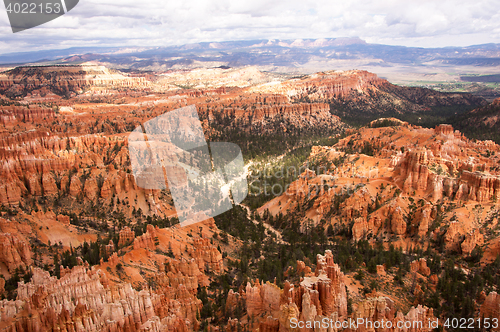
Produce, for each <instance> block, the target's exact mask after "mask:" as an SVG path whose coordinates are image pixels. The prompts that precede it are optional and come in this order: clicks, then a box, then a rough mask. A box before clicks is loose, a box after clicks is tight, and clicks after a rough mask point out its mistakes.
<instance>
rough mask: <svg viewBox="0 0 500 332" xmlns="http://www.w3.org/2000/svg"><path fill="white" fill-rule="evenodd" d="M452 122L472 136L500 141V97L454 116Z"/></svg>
mask: <svg viewBox="0 0 500 332" xmlns="http://www.w3.org/2000/svg"><path fill="white" fill-rule="evenodd" d="M450 122H451V123H453V125H454V126H455V127H456V128H459V129H460V130H461V131H462V132H464V133H466V134H467V135H468V136H470V137H474V138H477V139H483V140H484V139H491V140H494V141H495V142H496V143H499V142H500V132H499V130H498V128H499V127H500V99H495V100H494V101H493V102H492V103H491V104H489V105H487V106H484V107H481V108H477V109H474V110H472V111H469V112H467V113H465V114H462V115H460V116H456V117H453V118H451V119H450Z"/></svg>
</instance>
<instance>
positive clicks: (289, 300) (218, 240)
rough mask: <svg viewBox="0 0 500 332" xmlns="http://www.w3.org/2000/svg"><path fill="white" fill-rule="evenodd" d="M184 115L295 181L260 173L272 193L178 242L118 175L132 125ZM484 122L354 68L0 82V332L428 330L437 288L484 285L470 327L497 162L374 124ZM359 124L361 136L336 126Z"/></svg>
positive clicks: (489, 291)
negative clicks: (446, 111) (407, 326)
mask: <svg viewBox="0 0 500 332" xmlns="http://www.w3.org/2000/svg"><path fill="white" fill-rule="evenodd" d="M188 105H195V106H196V109H197V112H198V114H199V118H200V121H201V124H202V127H203V130H204V134H205V138H206V139H207V141H210V142H212V141H224V142H226V141H229V142H233V143H235V144H238V145H239V146H240V148H241V150H242V152H243V157H244V159H245V161H246V163H247V166H249V167H250V166H253V167H256V168H259V167H264V166H265V167H267V166H270V165H271V166H272V165H274V166H276V165H278V166H280V165H286V166H290V167H292V168H293V167H295V168H296V169H300V170H301V171H300V172H298V173H297V174H296V176H295V177H293V178H292V177H290V178H287V179H286V181H289V182H286V181H285V179H284V176H283V175H282V174H274V175H272V174H271V175H269V174H267V175H268V176H266V177H265V179H266V180H269V181H274V182H270V183H269V184H268V187H267V189H269V188H276V186H283V188H282V189H283V190H282V192H280V193H279V194H276V195H273V196H272V197H266V196H265V195H260V196H258V195H257V196H258V197H251V195H250V196H249V197H248V198H247V200H245V201H243V202H242V203H241V204H240V205H239V206H236V207H234V208H233V209H232V210H231V211H228V212H226V213H224V214H222V215H220V216H216V217H214V218H209V219H207V220H205V221H203V222H201V223H196V224H193V225H189V226H184V227H181V225H180V224H179V223H178V219H177V218H176V210H175V207H174V204H173V198H172V195H171V194H170V191H169V190H168V188H167V189H162V190H160V189H145V188H142V187H141V186H140V183H139V181H137V180H136V178H135V177H134V175H133V172H132V167H131V160H130V156H129V150H128V147H129V134H130V132H131V131H133V130H134V129H135V128H137V127H138V126H140V125H141V124H143V123H145V122H147V121H149V120H151V119H154V118H155V117H158V116H160V115H162V114H165V113H166V112H169V111H173V110H175V109H178V108H181V107H185V106H188ZM484 105H486V102H485V101H484V100H482V99H479V98H477V97H474V96H471V95H468V94H456V93H453V94H445V93H440V92H436V91H432V90H428V89H420V88H409V87H402V86H395V85H392V84H391V83H389V82H388V81H387V80H385V79H382V78H379V77H377V76H376V75H375V74H372V73H369V72H366V71H358V70H352V71H329V72H320V73H316V74H312V75H304V76H299V77H291V78H290V77H289V76H286V75H283V76H279V75H275V74H273V75H271V74H270V73H268V72H261V71H258V70H257V69H255V68H253V67H248V68H243V69H225V68H212V69H200V70H194V71H184V70H171V71H169V72H163V73H142V74H141V73H137V72H133V71H127V72H119V71H117V70H112V69H108V68H106V67H104V66H103V65H102V64H99V63H84V64H82V65H61V66H38V67H37V66H25V67H19V68H15V69H12V70H9V71H7V72H3V73H0V122H1V128H0V162H1V164H0V167H1V172H0V178H1V182H0V205H1V210H0V248H1V249H2V250H0V274H1V276H0V286H1V287H0V294H1V295H2V301H0V331H5V332H14V331H16V332H20V331H27V332H35V331H36V332H38V331H40V332H41V331H109V332H121V331H123V332H125V331H179V332H180V331H197V330H211V331H223V330H226V331H239V330H243V329H246V330H251V331H257V330H259V331H293V330H295V329H294V327H293V326H292V321H294V320H296V321H297V322H299V321H300V322H304V323H306V322H319V321H322V320H323V319H328V320H330V321H343V320H348V319H358V318H364V319H365V320H369V321H372V322H375V321H377V322H381V321H390V322H391V323H392V324H393V326H396V325H397V322H403V324H404V323H405V322H414V321H422V322H425V323H424V325H423V327H422V328H417V329H413V330H412V331H416V332H419V331H430V330H431V328H429V326H430V325H429V324H428V323H429V322H431V321H432V322H433V321H435V320H436V319H437V320H438V321H439V324H440V325H441V326H442V325H443V324H444V322H445V318H446V317H449V315H450V312H452V311H451V309H449V307H450V306H451V305H449V303H454V302H457V301H458V300H456V299H455V300H453V299H451V300H450V299H448V298H446V296H447V294H450V293H454V292H451V291H446V288H445V287H447V286H446V285H447V284H449V283H450V282H449V279H447V278H448V276H449V275H452V274H453V273H455V274H457V275H458V276H459V277H460V278H458V277H457V280H458V281H459V282H462V284H461V285H465V282H466V281H467V282H470V283H472V282H473V281H474V280H476V279H474V278H475V276H476V275H481V276H483V277H484V280H483V279H482V280H483V281H482V282H483V286H481V287H479V286H477V287H469V289H473V290H474V291H475V293H474V294H472V293H471V294H468V295H467V296H466V298H467V300H464V299H461V301H470V302H467V306H466V305H463V307H464V308H469V309H470V310H469V311H467V315H468V314H470V313H471V312H473V313H474V315H476V313H482V314H484V315H486V316H488V317H498V312H499V310H498V305H499V303H498V301H499V298H498V296H497V292H498V290H497V289H496V288H495V287H496V286H492V285H494V284H495V282H496V281H495V280H496V279H495V278H497V277H496V276H497V274H498V268H497V265H498V260H497V257H498V254H499V253H500V246H499V241H498V238H499V236H498V235H499V234H498V229H497V228H498V222H499V220H498V218H499V203H500V146H499V145H497V144H496V143H495V142H494V141H492V140H483V141H479V140H475V139H470V138H467V137H466V136H465V135H464V134H463V133H462V132H460V131H458V130H456V129H455V128H454V127H453V126H452V125H450V124H440V125H436V126H433V127H432V128H426V127H423V126H419V125H416V124H411V123H409V122H407V121H403V120H401V119H397V118H379V117H380V116H381V115H384V114H386V113H391V114H392V115H397V114H399V115H408V114H413V113H415V112H433V107H465V106H466V107H474V106H481V107H487V106H484ZM360 112H361V113H363V112H364V113H366V114H368V115H369V118H370V120H371V118H372V117H374V118H377V119H375V120H373V121H370V122H366V123H365V124H364V125H363V126H361V127H359V128H354V127H351V126H349V124H347V123H346V122H345V121H344V120H345V119H346V114H347V115H349V116H350V117H357V115H358V114H361V113H360ZM419 114H420V113H419ZM282 147H283V148H282ZM276 150H279V153H275V152H276ZM273 153H274V154H273ZM299 173H300V174H299ZM262 174H263V173H261V175H262ZM251 179H252V174H249V180H251ZM249 182H250V181H249ZM255 202H257V203H255ZM254 205H257V207H256V208H254ZM388 257H389V258H388ZM450 259H453V260H454V261H452V263H451V264H450V263H449V262H450ZM488 269H490V270H488ZM492 271H493V272H492ZM461 273H462V274H461ZM468 276H470V278H469V277H468ZM468 278H469V279H470V280H469V279H468ZM471 280H472V281H471ZM485 284H487V285H488V286H487V287H485V286H484V285H485ZM464 287H465V286H464ZM453 295H454V294H453ZM476 295H477V296H476ZM436 299H437V300H436ZM457 303H458V302H457ZM460 305H462V303H461V302H460ZM464 310H465V309H464ZM301 330H302V331H313V330H314V331H320V330H321V331H323V330H322V329H314V328H310V329H309V328H304V329H301ZM360 330H363V331H364V330H367V331H368V330H370V331H371V330H372V329H370V328H367V327H362V328H360ZM386 330H387V331H389V330H394V331H396V330H397V328H392V329H386Z"/></svg>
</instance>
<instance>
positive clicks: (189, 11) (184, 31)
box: [0, 0, 500, 53]
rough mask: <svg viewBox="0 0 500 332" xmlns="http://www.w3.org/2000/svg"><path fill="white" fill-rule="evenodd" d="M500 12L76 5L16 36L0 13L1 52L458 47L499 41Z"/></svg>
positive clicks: (442, 4) (389, 2) (395, 2)
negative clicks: (362, 43)
mask: <svg viewBox="0 0 500 332" xmlns="http://www.w3.org/2000/svg"><path fill="white" fill-rule="evenodd" d="M499 13H500V2H498V1H496V0H478V1H474V2H471V1H463V0H458V1H452V0H442V1H439V2H438V1H429V0H423V1H422V0H420V1H399V0H382V1H367V0H352V1H339V0H337V1H327V0H318V1H309V0H302V1H297V0H292V1H282V0H277V1H267V0H252V1H234V0H218V1H214V0H206V1H202V0H186V1H167V2H165V1H161V0H150V1H147V2H139V1H132V0H122V1H117V0H104V1H98V0H87V1H85V0H82V1H80V3H79V4H78V5H77V6H76V7H75V8H74V9H73V10H72V11H71V12H69V13H68V14H67V15H64V16H63V17H61V18H59V19H56V20H54V21H51V22H49V23H47V24H45V25H42V26H40V27H37V28H34V29H30V30H26V31H23V32H20V33H17V34H12V32H11V30H10V27H9V23H8V18H7V15H6V12H5V11H3V10H2V11H0V46H2V48H1V50H0V53H8V52H16V51H29V50H37V49H51V48H67V47H71V46H82V45H85V46H126V45H129V46H167V45H175V44H177V45H178V44H185V43H194V42H201V41H224V40H238V39H261V38H262V39H296V38H334V37H353V36H358V37H360V38H362V39H365V40H367V41H369V42H373V43H386V44H393V45H407V46H423V47H428V46H432V47H434V46H452V45H458V46H460V45H470V44H478V43H485V42H500V14H499Z"/></svg>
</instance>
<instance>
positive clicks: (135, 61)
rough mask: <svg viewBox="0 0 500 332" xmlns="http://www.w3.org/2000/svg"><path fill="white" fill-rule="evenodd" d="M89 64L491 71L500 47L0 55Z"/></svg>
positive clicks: (361, 44)
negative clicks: (355, 66)
mask: <svg viewBox="0 0 500 332" xmlns="http://www.w3.org/2000/svg"><path fill="white" fill-rule="evenodd" d="M89 60H95V61H100V62H106V63H109V64H113V65H114V66H117V67H128V68H129V69H135V70H168V69H170V68H187V67H193V66H212V65H217V64H218V65H224V66H230V67H238V66H248V65H253V66H270V67H287V68H296V69H298V70H300V69H305V70H307V69H309V68H312V67H318V66H320V65H324V66H327V67H328V66H331V65H335V64H336V65H337V66H340V64H342V63H344V66H348V67H349V66H350V65H351V64H358V65H363V66H375V67H393V66H431V67H436V66H437V67H442V66H460V67H463V66H476V67H477V66H480V67H496V66H499V65H500V44H484V45H475V46H468V47H445V48H419V47H404V46H390V45H381V44H369V43H366V42H365V41H363V40H361V39H359V38H331V39H297V40H249V41H228V42H213V43H209V42H206V43H195V44H186V45H181V46H168V47H76V48H69V49H64V50H50V51H34V52H23V53H10V54H3V55H0V64H24V63H36V62H43V63H45V62H51V63H53V62H57V63H61V62H63V63H67V62H79V61H89ZM316 69H317V68H316ZM325 69H332V68H325ZM346 69H347V68H346ZM349 69H352V68H351V67H349Z"/></svg>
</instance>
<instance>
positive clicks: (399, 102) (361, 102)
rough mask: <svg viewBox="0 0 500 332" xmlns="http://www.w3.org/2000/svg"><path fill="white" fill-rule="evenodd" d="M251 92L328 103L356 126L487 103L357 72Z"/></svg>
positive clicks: (324, 75) (317, 76) (322, 75)
mask: <svg viewBox="0 0 500 332" xmlns="http://www.w3.org/2000/svg"><path fill="white" fill-rule="evenodd" d="M253 91H256V92H265V93H280V94H283V95H286V96H288V97H289V98H291V99H292V100H299V101H303V100H312V101H321V102H328V103H329V104H330V105H331V111H332V113H333V114H335V115H338V116H340V117H341V119H343V120H344V121H348V122H352V123H355V124H365V123H366V122H368V121H371V120H373V119H376V118H379V117H381V116H396V115H397V116H399V117H404V118H408V119H410V118H411V114H412V113H418V114H421V116H428V115H433V116H436V115H440V113H439V112H440V111H439V109H442V108H446V107H449V106H457V105H460V106H461V107H465V108H469V109H470V108H472V107H474V106H476V105H484V104H485V103H486V101H484V100H483V99H482V98H478V97H475V96H472V95H470V94H460V93H441V92H437V91H435V90H430V89H425V88H412V87H404V86H397V85H393V84H391V83H389V82H388V81H387V80H385V79H381V78H379V77H377V75H375V74H373V73H370V72H366V71H358V70H354V71H339V72H335V71H332V72H323V73H317V74H313V75H307V76H304V77H302V78H297V79H292V80H288V81H285V82H283V83H281V84H272V83H269V84H263V85H260V86H257V87H255V88H253ZM455 112H456V111H455ZM411 120H414V121H415V122H416V120H417V119H416V118H415V119H413V118H412V119H411Z"/></svg>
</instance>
